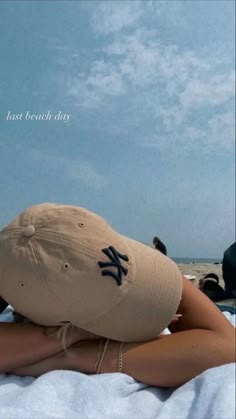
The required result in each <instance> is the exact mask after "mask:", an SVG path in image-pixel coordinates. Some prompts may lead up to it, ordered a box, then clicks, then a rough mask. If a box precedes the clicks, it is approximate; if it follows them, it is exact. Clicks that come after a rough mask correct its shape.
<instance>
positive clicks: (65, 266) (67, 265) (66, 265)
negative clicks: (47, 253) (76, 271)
mask: <svg viewBox="0 0 236 419" xmlns="http://www.w3.org/2000/svg"><path fill="white" fill-rule="evenodd" d="M69 267H70V264H69V263H68V262H66V263H64V265H63V269H64V270H65V271H67V269H69Z"/></svg>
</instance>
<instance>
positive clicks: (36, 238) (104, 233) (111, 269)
mask: <svg viewBox="0 0 236 419" xmlns="http://www.w3.org/2000/svg"><path fill="white" fill-rule="evenodd" d="M182 287H183V283H182V275H181V273H180V271H179V269H178V267H177V265H176V264H175V263H174V262H173V261H172V260H171V259H169V258H168V257H167V256H165V255H163V254H162V253H160V252H159V251H157V250H155V249H153V248H151V247H149V246H147V245H145V244H142V243H140V242H138V241H135V240H133V239H130V238H128V237H125V236H123V235H120V234H119V233H118V232H116V231H115V230H114V229H113V228H112V227H111V226H110V225H109V224H108V223H107V222H106V221H105V220H104V219H103V218H101V217H100V216H99V215H97V214H94V213H93V212H91V211H88V210H87V209H84V208H80V207H77V206H71V205H62V204H54V203H43V204H39V205H34V206H32V207H31V208H28V209H26V210H25V211H24V212H22V213H21V214H20V215H18V216H17V217H16V218H15V219H14V220H13V221H12V222H11V223H10V224H9V225H8V226H7V227H5V228H4V229H3V230H2V231H1V232H0V295H1V296H2V297H3V298H4V299H5V300H6V301H7V302H8V303H9V304H10V305H11V306H12V307H14V309H15V310H16V311H18V312H19V313H21V314H22V315H24V316H26V317H27V318H29V319H31V320H32V321H33V322H35V323H38V324H41V325H45V326H58V325H63V324H66V323H71V324H73V325H75V326H77V327H80V328H82V329H85V330H87V331H90V332H92V333H95V334H97V335H101V336H104V337H107V338H110V339H114V340H118V341H123V342H136V341H145V340H150V339H154V338H155V337H157V336H158V335H159V334H160V333H161V332H162V331H163V330H164V329H165V328H166V327H167V326H168V324H169V323H170V322H171V320H172V318H173V316H174V314H175V313H176V311H177V308H178V306H179V303H180V300H181V295H182Z"/></svg>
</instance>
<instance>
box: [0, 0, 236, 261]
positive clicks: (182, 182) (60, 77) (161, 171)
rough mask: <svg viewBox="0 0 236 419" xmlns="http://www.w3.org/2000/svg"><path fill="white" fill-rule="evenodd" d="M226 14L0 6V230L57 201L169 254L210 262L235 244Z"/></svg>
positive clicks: (114, 4) (105, 5)
mask: <svg viewBox="0 0 236 419" xmlns="http://www.w3.org/2000/svg"><path fill="white" fill-rule="evenodd" d="M234 7H235V6H234V2H233V1H230V0H228V1H214V0H210V1H207V0H205V1H177V2H175V1H78V2H77V1H33V2H28V1H17V2H16V1H1V3H0V55H1V65H0V94H1V101H0V127H1V129H0V162H1V164H0V185H1V200H0V228H1V227H3V226H4V225H5V224H7V223H8V222H10V220H11V219H12V218H14V217H15V216H16V215H17V213H18V212H20V211H22V210H23V209H24V208H26V207H29V206H31V205H34V204H36V203H40V202H58V203H65V204H72V205H79V206H82V207H85V208H88V209H90V210H92V211H94V212H97V213H99V214H100V215H102V216H103V217H104V218H106V219H107V220H108V221H109V222H110V223H111V224H112V225H113V227H114V228H116V229H117V230H118V231H119V232H120V233H121V234H125V235H127V236H130V237H132V238H134V239H136V240H140V241H143V242H146V243H149V244H151V243H152V238H153V236H154V235H159V236H160V237H161V238H162V239H163V241H164V242H165V243H166V245H167V248H168V253H169V255H170V256H172V257H213V258H221V256H222V253H223V251H224V250H225V248H226V247H227V246H228V245H230V244H231V243H232V242H233V241H234V240H235V217H234V212H235V180H234V178H235V143H234V130H235V123H234V111H235V108H234V91H235V80H234V61H235V52H234V50H235V45H234V35H235V22H234V13H235V12H234ZM9 111H10V113H11V114H15V115H16V114H19V115H20V114H22V116H21V119H19V120H7V119H6V118H7V114H8V112H9ZM27 111H29V113H30V114H31V115H32V114H41V115H42V114H47V112H48V111H49V112H50V113H51V115H52V117H51V120H44V121H43V120H34V121H29V120H25V119H24V118H25V115H26V112H27ZM59 111H61V113H62V114H65V115H69V120H68V121H67V122H64V121H63V120H61V121H58V120H54V119H53V118H54V116H55V115H56V114H57V113H58V112H59Z"/></svg>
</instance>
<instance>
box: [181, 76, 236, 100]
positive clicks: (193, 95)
mask: <svg viewBox="0 0 236 419" xmlns="http://www.w3.org/2000/svg"><path fill="white" fill-rule="evenodd" d="M234 94H235V75H234V71H231V72H230V73H228V74H227V73H226V74H216V75H214V76H213V77H212V78H210V80H208V81H201V80H199V79H195V80H194V79H193V80H190V81H189V82H188V83H187V85H186V87H185V89H184V91H183V92H182V93H181V94H180V96H179V98H180V102H181V104H182V105H183V107H184V108H191V107H199V106H206V105H221V104H223V103H225V102H227V101H228V100H229V99H231V98H233V97H234Z"/></svg>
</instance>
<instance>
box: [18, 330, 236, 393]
mask: <svg viewBox="0 0 236 419" xmlns="http://www.w3.org/2000/svg"><path fill="white" fill-rule="evenodd" d="M119 346H120V343H119V342H116V341H110V343H109V345H108V350H107V352H106V355H105V358H104V362H103V364H102V369H101V372H102V373H113V372H117V371H118V368H117V367H118V352H119ZM97 353H98V342H97V343H95V342H87V341H84V342H80V343H79V344H77V343H76V344H74V345H72V346H71V348H70V349H69V351H68V353H66V352H61V353H60V354H57V355H55V356H53V357H51V358H48V359H47V360H44V361H42V362H40V363H37V364H34V365H31V366H28V367H25V368H22V369H20V370H18V371H13V372H12V373H14V374H18V375H32V376H35V377H37V376H39V375H41V374H44V373H46V372H48V371H52V370H56V369H64V370H72V371H79V372H83V373H89V374H95V373H96V371H95V365H96V359H97ZM231 362H235V345H234V336H233V335H232V337H231V338H229V337H226V336H225V335H220V334H217V333H215V332H213V331H208V330H198V329H195V330H188V331H183V332H179V333H175V334H172V335H162V336H160V337H159V338H158V339H155V340H152V341H149V342H140V343H126V344H125V345H124V347H123V372H124V373H125V374H128V375H130V376H131V377H133V378H135V379H136V380H137V381H140V382H143V383H145V384H148V385H154V386H161V387H178V386H180V385H182V384H184V383H186V382H187V381H189V380H191V379H192V378H194V377H195V376H196V375H198V374H200V373H202V372H203V371H205V370H207V369H209V368H213V367H217V366H220V365H223V364H227V363H231Z"/></svg>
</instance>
